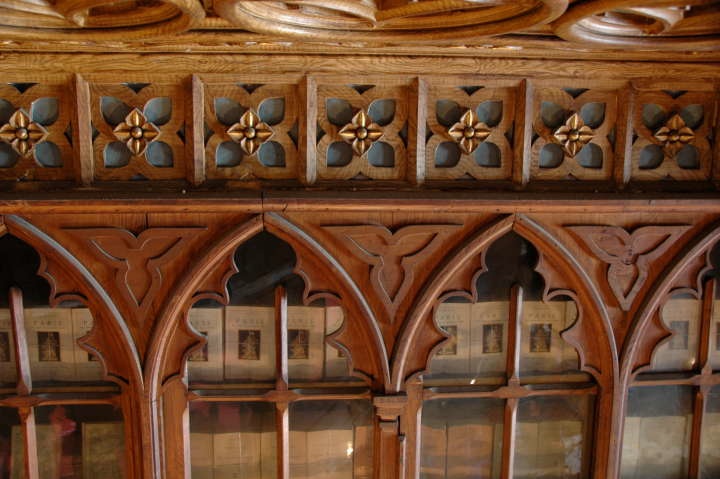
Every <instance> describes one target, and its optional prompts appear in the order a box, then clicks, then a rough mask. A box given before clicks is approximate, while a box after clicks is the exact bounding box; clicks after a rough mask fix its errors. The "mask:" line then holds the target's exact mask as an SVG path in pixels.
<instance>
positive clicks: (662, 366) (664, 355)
mask: <svg viewBox="0 0 720 479" xmlns="http://www.w3.org/2000/svg"><path fill="white" fill-rule="evenodd" d="M701 306H702V304H701V302H700V301H699V300H697V299H694V298H684V297H678V296H675V297H672V298H670V299H669V300H668V301H667V302H666V303H665V305H664V306H663V307H662V310H661V312H660V316H661V318H662V320H663V323H665V327H666V328H668V329H669V330H670V331H672V332H673V334H672V336H671V337H670V339H668V340H666V341H665V342H663V343H662V344H661V345H660V346H658V347H657V349H656V350H655V353H654V355H653V361H652V370H653V371H689V370H692V369H693V368H694V367H695V361H696V359H697V347H698V329H699V328H698V326H699V324H700V310H701Z"/></svg>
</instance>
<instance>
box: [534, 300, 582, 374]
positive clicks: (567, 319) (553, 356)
mask: <svg viewBox="0 0 720 479" xmlns="http://www.w3.org/2000/svg"><path fill="white" fill-rule="evenodd" d="M576 316H577V309H576V306H575V302H573V301H548V302H543V301H526V302H524V303H523V317H522V329H521V349H520V354H521V357H520V364H521V371H522V372H526V373H528V372H537V373H559V372H563V371H569V370H576V369H577V368H578V362H577V353H576V352H575V349H574V348H573V347H572V346H571V345H570V344H568V343H566V342H565V340H563V339H562V337H561V336H560V333H561V332H562V331H563V330H565V329H566V328H567V327H568V326H570V325H571V324H572V323H573V322H574V321H575V318H576Z"/></svg>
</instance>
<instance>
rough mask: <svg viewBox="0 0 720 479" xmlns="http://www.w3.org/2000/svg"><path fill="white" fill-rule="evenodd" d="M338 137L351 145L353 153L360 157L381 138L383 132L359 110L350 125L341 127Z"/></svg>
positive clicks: (363, 111)
mask: <svg viewBox="0 0 720 479" xmlns="http://www.w3.org/2000/svg"><path fill="white" fill-rule="evenodd" d="M338 135H340V137H341V138H342V139H343V140H344V141H345V142H346V143H349V144H351V145H352V148H353V152H354V153H355V154H356V155H357V156H362V155H364V154H365V152H366V151H367V150H369V149H370V146H371V145H372V144H373V143H374V142H375V141H377V140H379V139H380V138H382V136H383V131H382V128H380V125H378V124H377V123H373V122H372V121H371V120H370V117H369V116H368V114H367V113H365V110H360V111H358V112H357V113H356V114H355V116H353V118H352V121H351V122H350V123H348V124H347V125H345V126H344V127H342V129H341V130H340V131H339V132H338Z"/></svg>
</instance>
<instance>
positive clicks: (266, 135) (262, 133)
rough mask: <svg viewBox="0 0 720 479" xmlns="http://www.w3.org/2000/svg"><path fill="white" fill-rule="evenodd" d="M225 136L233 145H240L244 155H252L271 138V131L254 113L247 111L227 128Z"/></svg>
mask: <svg viewBox="0 0 720 479" xmlns="http://www.w3.org/2000/svg"><path fill="white" fill-rule="evenodd" d="M227 134H228V136H229V137H230V138H231V139H232V140H233V141H234V142H235V143H240V148H242V150H243V151H244V152H245V154H246V155H254V154H255V153H256V152H257V151H258V150H259V149H260V145H262V144H263V143H265V142H266V141H268V140H269V139H270V137H272V136H273V131H272V129H271V128H270V127H269V126H268V125H267V124H266V123H264V122H262V121H260V117H258V116H257V114H256V113H255V112H254V111H252V110H247V111H246V112H245V113H243V115H242V116H241V117H240V121H238V122H237V123H235V124H234V125H232V126H231V127H230V128H228V130H227Z"/></svg>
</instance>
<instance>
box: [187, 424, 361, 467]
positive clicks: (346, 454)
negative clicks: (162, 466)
mask: <svg viewBox="0 0 720 479" xmlns="http://www.w3.org/2000/svg"><path fill="white" fill-rule="evenodd" d="M276 438H277V436H276V434H275V431H263V432H221V433H218V432H215V433H209V432H192V433H191V434H190V451H191V452H190V454H191V459H190V463H191V469H192V477H193V479H235V478H243V479H270V478H274V477H275V475H276V467H277V466H276V461H277V458H276V450H277V444H276V441H277V439H276ZM289 440H290V443H289V446H290V477H292V478H293V479H353V478H354V479H369V478H370V477H372V449H371V448H372V428H371V426H355V427H352V428H345V429H326V430H319V431H290V437H289Z"/></svg>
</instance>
